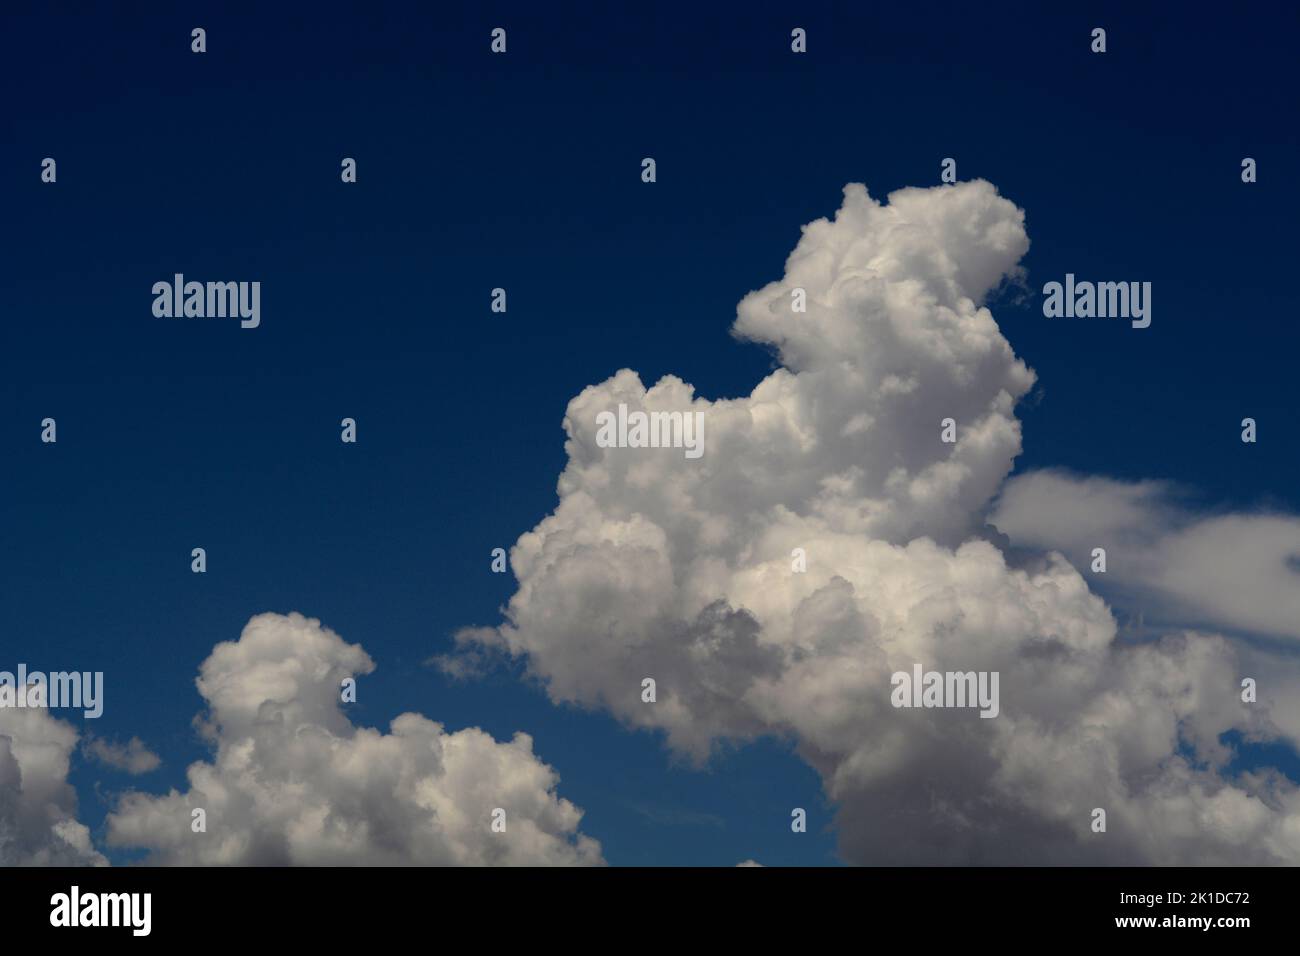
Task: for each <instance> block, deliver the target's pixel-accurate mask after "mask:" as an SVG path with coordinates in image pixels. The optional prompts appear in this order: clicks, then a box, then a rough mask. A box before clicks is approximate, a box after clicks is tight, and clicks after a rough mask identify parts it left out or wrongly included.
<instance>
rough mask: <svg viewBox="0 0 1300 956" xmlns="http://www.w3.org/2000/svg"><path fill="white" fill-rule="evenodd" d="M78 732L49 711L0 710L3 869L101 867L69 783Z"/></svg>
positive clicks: (0, 856) (0, 850) (0, 857)
mask: <svg viewBox="0 0 1300 956" xmlns="http://www.w3.org/2000/svg"><path fill="white" fill-rule="evenodd" d="M76 745H77V731H76V730H75V729H74V728H73V726H72V725H71V724H68V723H65V722H64V721H61V720H58V719H56V718H55V717H53V716H51V714H50V712H49V710H48V709H45V708H26V707H24V708H19V707H13V706H10V707H0V866H86V865H93V866H102V865H104V864H105V863H106V861H105V860H104V858H103V857H102V856H100V854H99V853H97V852H96V851H95V848H94V847H93V846H92V845H91V841H90V831H89V830H88V829H87V828H86V826H85V825H84V824H82V823H80V822H78V820H77V795H76V792H75V791H74V790H73V789H72V786H71V785H70V784H69V783H68V769H69V764H70V760H71V755H72V751H73V750H74V749H75V748H76Z"/></svg>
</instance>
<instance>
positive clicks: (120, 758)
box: [81, 737, 162, 776]
mask: <svg viewBox="0 0 1300 956" xmlns="http://www.w3.org/2000/svg"><path fill="white" fill-rule="evenodd" d="M81 749H82V750H83V751H85V753H86V754H87V755H88V756H90V757H93V758H94V759H95V760H98V761H99V762H100V763H102V764H104V765H105V766H108V767H112V768H113V769H115V770H121V771H123V772H124V773H129V774H131V775H132V776H139V775H140V774H145V773H150V772H152V771H154V770H157V769H158V767H159V765H161V764H162V760H161V759H160V758H159V757H158V755H157V754H156V753H154V752H153V751H152V750H150V749H149V748H148V747H147V746H146V745H145V743H144V741H143V740H141V739H140V738H139V737H132V738H131V739H130V740H128V741H127V742H126V743H125V744H118V743H113V742H112V741H110V740H104V739H103V738H102V737H88V738H87V739H86V740H85V741H84V742H83V743H82V745H81Z"/></svg>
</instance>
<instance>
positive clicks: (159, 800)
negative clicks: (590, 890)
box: [108, 614, 603, 865]
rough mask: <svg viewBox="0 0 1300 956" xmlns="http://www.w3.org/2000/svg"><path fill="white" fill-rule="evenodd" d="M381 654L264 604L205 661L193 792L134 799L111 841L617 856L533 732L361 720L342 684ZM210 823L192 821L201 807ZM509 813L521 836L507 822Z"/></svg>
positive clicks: (176, 860) (425, 853)
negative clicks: (585, 829) (536, 748)
mask: <svg viewBox="0 0 1300 956" xmlns="http://www.w3.org/2000/svg"><path fill="white" fill-rule="evenodd" d="M373 669H374V663H373V662H372V661H371V659H370V657H369V656H368V655H367V654H366V653H365V651H364V650H362V648H361V647H360V646H359V645H356V644H348V643H346V642H345V641H344V640H343V639H342V638H340V637H339V636H338V635H337V634H335V633H334V632H333V631H330V630H329V629H327V628H325V627H322V626H321V623H320V622H319V621H317V620H314V619H309V618H306V617H303V616H302V615H300V614H290V615H288V616H284V615H279V614H261V615H258V616H257V617H254V618H253V619H252V620H251V621H250V622H249V623H248V625H247V626H246V627H245V628H244V631H243V633H242V634H241V636H240V638H239V640H238V641H235V642H224V643H221V644H219V645H217V646H216V647H215V648H214V649H213V651H212V654H211V655H210V656H209V657H208V658H207V660H205V661H204V662H203V664H202V666H201V668H200V673H199V678H198V681H197V685H198V689H199V693H200V694H201V695H202V696H203V698H204V700H205V701H206V702H207V706H208V710H207V713H206V715H205V716H204V718H203V719H202V721H201V722H200V726H201V728H202V730H203V732H204V733H205V734H206V735H207V736H208V737H209V738H210V740H211V741H212V743H213V744H214V745H215V748H216V753H215V756H214V758H213V760H211V761H201V762H198V763H195V764H193V765H191V766H190V767H189V769H188V772H187V777H188V782H189V787H188V789H187V790H185V791H184V792H178V791H176V790H172V791H171V792H170V793H168V794H166V795H164V796H152V795H149V794H145V793H140V792H131V793H128V794H126V795H125V796H123V797H122V798H121V800H120V801H119V803H118V805H117V807H116V809H115V810H114V812H113V813H112V814H110V816H109V818H108V843H109V845H111V846H118V847H137V848H141V847H142V848H145V849H147V850H148V851H149V853H150V856H149V862H151V863H155V864H187V865H188V864H238V865H361V864H370V865H396V864H501V865H533V864H540V865H567V864H598V863H601V862H603V861H602V858H601V851H600V845H599V844H598V843H597V842H596V841H595V840H593V839H591V838H590V837H587V836H585V835H583V834H581V833H580V832H579V831H578V824H579V821H580V819H581V817H582V812H581V811H580V810H579V809H578V808H577V807H575V806H574V805H573V804H572V803H570V802H569V801H568V800H565V799H563V798H561V797H559V796H557V795H556V793H555V787H556V785H557V784H558V781H559V778H558V775H557V774H556V772H555V771H554V770H553V769H551V768H550V767H549V766H547V765H546V764H544V763H542V762H541V761H540V760H538V759H537V757H536V756H535V755H534V754H533V749H532V739H531V738H530V737H529V736H528V735H527V734H523V733H519V734H516V735H515V736H514V738H513V739H512V740H510V741H507V742H499V741H496V740H494V739H493V738H492V737H491V736H489V735H488V734H486V733H484V732H483V731H481V730H479V729H477V728H469V729H466V730H460V731H457V732H454V733H448V732H447V731H445V730H444V729H443V727H442V725H441V724H438V723H435V722H434V721H432V720H429V719H427V718H425V717H422V716H420V715H419V714H415V713H405V714H402V715H400V716H399V717H397V718H396V719H395V720H393V721H392V723H391V725H390V727H389V730H388V732H387V733H384V732H382V731H379V730H373V729H370V728H365V727H358V726H355V725H354V724H353V723H352V722H351V721H350V720H349V718H348V716H347V714H346V713H345V712H344V709H343V705H342V704H341V703H340V687H341V684H342V682H343V681H344V680H345V679H346V678H349V677H355V676H358V675H364V674H368V673H370V672H371V671H372V670H373ZM198 808H202V809H203V810H204V811H205V814H206V832H201V833H195V832H193V830H192V827H191V822H192V811H194V810H195V809H198ZM498 808H499V809H502V810H504V811H505V818H504V819H505V831H504V832H494V830H493V829H492V823H493V813H494V811H495V810H497V809H498Z"/></svg>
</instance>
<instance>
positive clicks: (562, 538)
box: [444, 182, 1300, 863]
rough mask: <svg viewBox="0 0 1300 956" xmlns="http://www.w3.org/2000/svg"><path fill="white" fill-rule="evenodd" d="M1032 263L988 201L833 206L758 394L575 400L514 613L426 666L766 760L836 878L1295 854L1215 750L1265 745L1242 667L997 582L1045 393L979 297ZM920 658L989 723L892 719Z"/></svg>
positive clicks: (912, 713)
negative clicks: (967, 693) (1016, 479)
mask: <svg viewBox="0 0 1300 956" xmlns="http://www.w3.org/2000/svg"><path fill="white" fill-rule="evenodd" d="M1027 248H1028V239H1027V237H1026V233H1025V229H1024V216H1023V213H1022V212H1021V211H1020V210H1019V209H1017V208H1016V207H1015V205H1013V204H1012V203H1011V202H1009V201H1007V200H1006V199H1004V198H1002V197H1000V196H999V195H998V194H997V192H996V190H995V189H994V188H993V186H991V185H990V184H989V183H986V182H972V183H965V184H961V185H957V186H945V187H937V188H934V189H905V190H901V191H899V192H896V193H893V194H892V195H891V196H890V197H889V201H888V202H887V203H884V204H882V203H879V202H876V201H875V200H873V199H872V198H871V197H869V196H868V194H867V192H866V190H865V189H864V188H863V187H861V186H857V185H853V186H849V187H847V188H846V189H845V192H844V203H843V206H842V207H841V209H840V210H839V212H838V214H837V215H836V216H835V218H834V220H818V221H817V222H814V223H811V224H810V225H808V226H806V227H805V228H804V231H803V236H802V238H801V239H800V241H799V243H798V245H797V246H796V248H795V250H794V252H793V253H792V254H791V255H790V257H789V259H788V260H787V263H786V269H785V275H784V277H783V278H782V279H780V280H779V281H776V282H773V283H771V284H770V285H768V286H766V287H765V288H763V289H760V290H758V291H756V292H752V293H750V294H749V295H748V296H746V297H745V298H744V300H743V301H742V302H741V303H740V306H739V315H738V319H737V322H736V324H735V328H734V331H735V334H736V335H737V336H738V337H739V338H741V339H744V340H749V341H752V342H756V343H759V344H763V345H767V346H770V347H772V348H774V349H775V350H776V352H777V354H778V356H779V358H780V361H781V365H782V367H780V368H778V369H777V370H776V371H774V372H773V373H772V374H770V375H769V376H768V377H767V378H765V379H764V380H763V381H761V382H759V383H758V385H757V386H756V387H755V388H754V390H753V392H752V393H751V394H750V395H749V396H747V397H744V398H738V399H722V400H716V401H712V400H708V399H705V398H700V397H697V396H696V395H695V394H694V389H693V388H692V387H691V386H690V385H687V384H686V383H684V382H682V381H680V380H679V379H677V378H674V377H672V376H668V377H665V378H663V379H662V380H660V381H659V382H658V383H656V384H655V385H653V386H652V387H650V388H648V389H647V388H646V387H645V386H644V385H643V384H642V382H641V380H640V379H639V378H638V376H637V375H636V374H635V373H633V372H631V371H629V370H623V371H620V372H618V373H617V374H615V375H614V376H612V377H611V378H609V379H608V380H606V381H604V382H602V383H601V384H599V385H594V386H591V387H589V388H587V389H586V390H584V391H583V392H582V393H581V394H580V395H578V396H577V397H576V398H574V399H573V400H572V401H571V402H570V403H569V407H568V410H567V413H566V415H565V419H564V428H565V431H566V433H567V436H568V440H567V443H566V450H567V452H568V456H569V461H568V465H567V466H566V468H565V470H564V472H563V474H562V475H561V476H560V479H559V495H560V501H559V504H558V506H557V507H556V509H555V511H554V512H553V513H552V514H550V515H548V516H547V517H545V518H544V519H543V520H542V521H541V523H540V524H538V526H537V527H536V528H535V529H533V530H532V531H531V532H528V533H526V534H524V535H523V536H521V537H520V539H519V540H518V542H517V543H516V544H515V546H514V548H513V550H512V552H511V563H512V567H513V569H514V571H515V573H516V575H517V577H518V580H519V587H518V590H517V592H516V593H515V594H514V596H513V597H512V598H511V600H510V602H509V605H508V607H507V609H506V620H505V621H504V623H502V624H501V625H500V626H497V627H491V628H474V629H467V630H464V631H462V632H460V633H459V634H458V635H457V643H458V645H459V649H460V650H459V654H458V655H451V656H449V657H448V658H446V659H445V660H444V664H445V666H447V667H448V669H450V670H453V671H461V672H463V671H464V670H466V669H467V668H466V664H465V663H464V661H463V660H461V659H460V658H461V657H463V658H465V659H467V660H468V661H469V662H470V663H477V660H478V658H479V657H481V655H482V654H483V653H484V652H485V651H489V652H499V653H502V654H506V655H510V656H513V657H517V658H521V659H523V660H525V661H526V662H527V666H528V668H529V670H530V672H531V673H532V674H533V675H534V676H536V677H538V678H539V679H540V680H541V681H542V682H543V683H544V685H545V686H546V688H547V691H548V693H549V694H550V696H551V698H552V699H553V700H555V701H557V702H560V701H564V702H574V703H577V704H580V705H583V706H586V707H591V708H602V709H605V710H608V711H610V712H612V713H613V714H615V715H616V716H617V717H619V718H620V719H621V720H623V721H624V722H625V723H627V724H629V725H631V726H634V727H642V728H653V729H658V730H662V731H664V732H665V733H666V735H667V739H668V742H669V745H670V746H671V747H673V748H675V749H676V750H678V751H680V752H682V753H685V754H689V755H691V756H693V757H694V758H696V759H699V760H704V759H707V756H708V754H709V753H710V750H711V748H712V747H713V746H714V745H715V744H716V743H717V742H718V741H719V740H723V739H728V740H745V739H751V738H754V737H756V736H759V735H764V734H774V735H779V736H782V737H786V738H788V739H790V740H792V741H793V742H794V743H795V746H796V747H797V749H798V752H799V753H800V754H801V755H802V756H803V757H804V759H806V760H807V761H808V762H809V763H810V764H811V765H812V766H814V767H815V768H816V769H817V770H818V771H819V772H820V774H821V776H822V779H823V781H824V785H825V789H826V791H827V793H828V794H829V796H830V797H831V798H832V799H833V800H834V801H835V803H836V805H837V807H838V824H839V827H838V829H839V834H840V841H841V848H842V851H843V853H844V855H845V856H846V858H847V859H849V860H851V861H855V862H863V863H912V862H916V863H925V862H951V863H1019V862H1023V863H1058V862H1108V863H1118V862H1143V863H1151V862H1154V863H1212V862H1232V863H1248V862H1300V795H1298V794H1297V790H1296V787H1295V786H1294V785H1293V784H1291V783H1290V782H1289V781H1288V780H1286V779H1285V778H1284V777H1282V776H1280V775H1278V774H1276V773H1272V772H1256V773H1235V772H1232V771H1231V770H1230V764H1231V759H1232V754H1231V752H1230V750H1229V748H1228V747H1227V746H1226V745H1225V744H1224V743H1222V742H1221V738H1222V735H1223V734H1225V733H1226V732H1228V731H1230V730H1235V731H1238V732H1240V733H1241V734H1243V735H1245V736H1246V737H1248V738H1250V739H1267V738H1270V737H1275V736H1278V735H1279V733H1280V731H1279V729H1278V726H1277V724H1276V722H1275V721H1274V720H1273V717H1272V716H1271V711H1270V708H1269V705H1267V704H1262V705H1249V704H1245V703H1243V702H1242V701H1241V699H1240V693H1239V679H1240V676H1241V663H1240V661H1239V659H1238V654H1239V652H1238V651H1237V650H1236V649H1235V647H1234V645H1233V644H1232V643H1230V642H1229V641H1227V640H1225V639H1223V638H1222V637H1219V636H1216V635H1214V634H1208V633H1201V632H1187V633H1179V634H1175V635H1172V636H1168V637H1166V638H1165V639H1163V640H1162V641H1160V642H1158V643H1147V644H1140V645H1135V644H1132V643H1129V642H1125V641H1121V640H1117V634H1116V626H1115V623H1114V620H1113V618H1112V616H1111V614H1110V611H1109V609H1108V608H1107V606H1106V605H1105V603H1104V602H1103V601H1102V600H1101V599H1100V598H1099V597H1097V596H1096V595H1094V594H1093V593H1091V592H1090V591H1089V589H1088V587H1087V585H1086V584H1085V582H1084V580H1083V578H1082V577H1081V576H1080V575H1079V573H1078V572H1077V571H1076V570H1075V569H1074V568H1073V567H1071V565H1070V564H1069V563H1068V562H1067V561H1066V560H1065V559H1064V558H1063V557H1061V556H1060V555H1058V554H1052V553H1045V554H1042V555H1039V556H1037V557H1035V558H1033V559H1031V560H1028V561H1023V560H1020V559H1019V558H1018V559H1017V562H1016V565H1015V566H1012V565H1010V564H1009V563H1008V560H1007V559H1006V557H1005V556H1004V554H1003V553H1002V551H1001V550H1000V549H999V547H998V546H996V544H995V543H994V542H995V541H996V540H1002V539H1001V536H1000V535H998V534H996V533H995V532H994V531H993V530H992V529H989V528H987V527H986V526H985V525H984V517H983V516H984V515H985V514H986V512H987V509H988V507H989V503H990V501H991V500H992V498H993V497H994V495H995V494H996V493H997V491H998V489H999V487H1000V486H1001V485H1002V483H1003V481H1004V479H1005V478H1006V476H1007V475H1008V473H1009V472H1010V470H1011V467H1012V463H1013V461H1014V459H1015V457H1016V455H1017V454H1018V453H1019V450H1020V426H1019V422H1018V421H1017V420H1016V418H1015V415H1014V407H1015V404H1016V401H1017V400H1018V399H1019V398H1020V397H1022V396H1023V395H1024V394H1025V393H1026V392H1027V390H1028V389H1029V388H1030V387H1031V386H1032V384H1033V381H1034V376H1033V373H1032V372H1031V371H1030V370H1029V369H1027V368H1026V367H1025V365H1024V364H1023V363H1022V362H1021V361H1020V360H1019V359H1018V358H1017V357H1016V356H1015V355H1014V353H1013V352H1012V350H1011V347H1010V345H1009V344H1008V343H1007V341H1006V339H1005V338H1004V337H1003V336H1002V334H1001V332H1000V331H999V328H998V326H997V324H996V322H995V321H994V319H993V316H992V314H991V313H990V311H989V309H988V308H987V307H986V306H985V305H984V302H985V300H986V298H987V297H988V296H989V294H990V293H991V292H992V291H993V290H995V289H996V288H997V287H998V286H999V285H1000V284H1002V283H1003V282H1004V281H1007V280H1008V279H1010V280H1015V279H1017V278H1018V276H1019V266H1018V263H1019V261H1020V258H1021V256H1022V255H1023V254H1024V253H1025V251H1026V250H1027ZM801 299H802V300H805V301H806V303H807V309H806V311H797V310H796V309H795V308H794V304H795V302H796V301H800V300H801ZM621 404H626V406H627V407H628V408H629V409H631V410H641V411H646V412H650V413H654V412H682V413H686V412H700V413H702V414H703V416H704V421H705V423H706V428H705V429H704V435H705V446H704V453H703V455H702V456H701V457H699V458H697V459H687V458H686V457H684V456H683V455H682V454H680V452H674V451H673V450H671V449H656V448H645V447H642V448H627V447H602V443H600V442H598V441H597V440H596V434H597V428H598V417H599V416H600V414H601V413H602V412H605V411H608V410H611V409H617V408H618V407H619V406H620V405H621ZM948 418H951V419H953V420H954V422H955V425H956V439H957V440H956V441H955V443H946V442H944V441H943V440H942V436H941V422H942V421H943V420H944V419H948ZM797 549H798V550H797ZM800 561H806V570H801V569H800ZM917 663H920V664H922V665H924V667H925V668H926V669H927V670H930V669H934V670H942V671H970V670H975V671H998V672H1000V675H1001V713H1000V715H999V716H998V717H997V718H996V719H991V720H985V719H980V717H979V716H978V714H977V713H976V712H974V711H971V710H962V709H956V710H945V709H932V710H927V709H908V710H899V709H894V708H893V707H891V706H890V703H889V695H890V675H891V674H892V673H893V672H895V671H910V670H911V669H912V667H913V666H914V665H915V664H917ZM1279 666H1281V665H1279ZM646 677H651V678H654V680H655V681H656V686H657V700H656V701H655V702H653V703H647V702H645V701H643V699H642V696H641V687H642V680H643V679H644V678H646ZM1097 807H1100V808H1103V809H1105V810H1106V812H1107V821H1108V827H1107V831H1106V832H1105V833H1094V832H1092V830H1091V828H1090V824H1091V822H1092V815H1091V812H1092V810H1093V809H1094V808H1097Z"/></svg>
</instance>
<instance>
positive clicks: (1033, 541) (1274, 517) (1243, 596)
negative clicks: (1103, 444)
mask: <svg viewBox="0 0 1300 956" xmlns="http://www.w3.org/2000/svg"><path fill="white" fill-rule="evenodd" d="M990 520H991V521H992V522H993V523H994V524H995V525H997V527H998V528H999V529H1000V530H1001V531H1003V532H1004V533H1005V534H1007V535H1008V536H1009V537H1010V538H1011V540H1012V542H1013V543H1014V544H1017V545H1022V546H1026V547H1032V548H1042V549H1047V550H1057V551H1060V552H1062V553H1063V554H1065V555H1066V557H1068V558H1069V559H1070V560H1071V561H1072V562H1073V563H1074V565H1075V566H1076V567H1077V568H1079V569H1080V570H1081V571H1087V570H1088V569H1089V567H1090V566H1091V563H1092V557H1091V555H1092V550H1093V549H1094V548H1105V549H1106V564H1107V569H1106V575H1107V576H1106V578H1105V582H1106V583H1107V584H1108V585H1111V586H1112V587H1114V588H1115V589H1116V590H1117V591H1119V592H1122V593H1126V594H1128V595H1131V596H1140V597H1141V598H1142V599H1143V600H1142V602H1141V603H1142V604H1144V605H1145V607H1146V609H1147V610H1151V611H1160V612H1163V613H1164V614H1165V615H1166V616H1170V617H1175V618H1178V617H1181V618H1182V619H1184V620H1188V619H1190V620H1193V621H1199V622H1201V623H1203V624H1209V625H1215V626H1219V627H1224V628H1229V629H1232V630H1238V631H1249V632H1253V633H1257V634H1265V635H1270V636H1275V637H1288V638H1293V637H1294V638H1300V518H1298V517H1295V516H1294V515H1284V514H1274V513H1258V514H1217V515H1209V516H1202V515H1197V514H1195V513H1193V512H1192V511H1191V510H1189V509H1188V508H1186V507H1184V506H1182V505H1181V504H1180V502H1179V500H1178V495H1177V489H1176V488H1174V487H1173V486H1171V485H1170V484H1168V483H1166V482H1158V481H1142V482H1123V481H1114V480H1111V479H1108V478H1098V477H1084V476H1076V475H1070V474H1066V473H1065V472H1060V471H1037V472H1031V473H1029V474H1025V475H1018V476H1017V477H1015V478H1014V479H1012V480H1011V481H1009V482H1007V485H1006V487H1005V489H1004V490H1003V492H1002V494H1001V495H1000V496H999V499H998V502H997V506H996V508H995V509H994V511H993V513H992V517H991V519H990Z"/></svg>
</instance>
